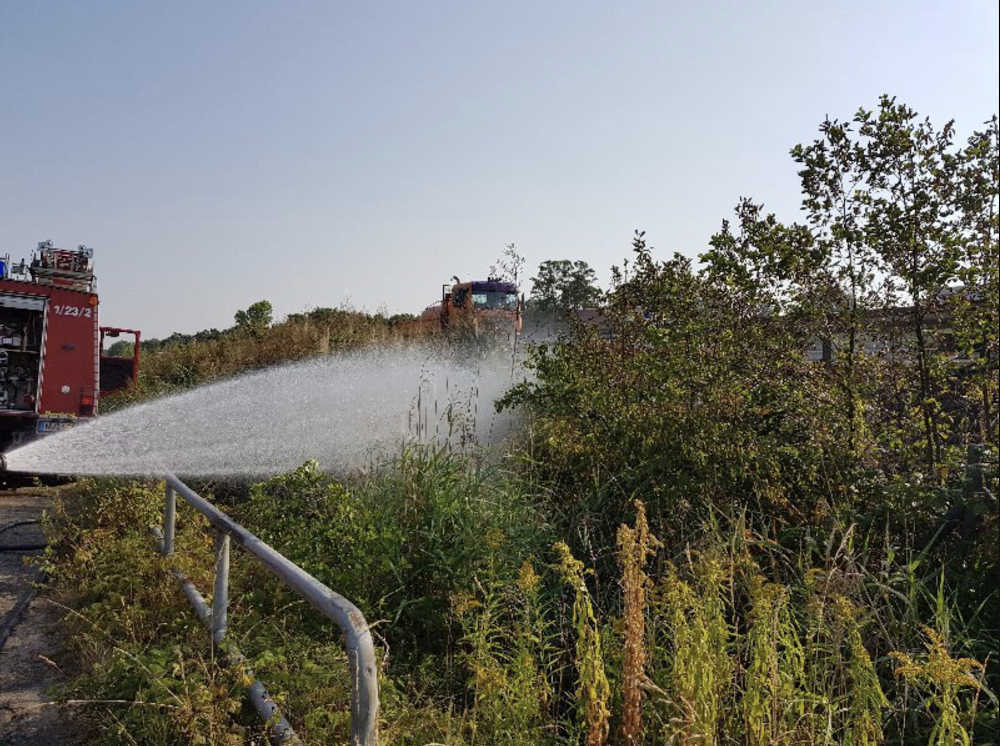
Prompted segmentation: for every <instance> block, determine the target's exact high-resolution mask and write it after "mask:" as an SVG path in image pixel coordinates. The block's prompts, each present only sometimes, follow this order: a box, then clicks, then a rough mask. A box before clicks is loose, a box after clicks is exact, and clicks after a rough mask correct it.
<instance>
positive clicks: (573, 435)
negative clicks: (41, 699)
mask: <svg viewBox="0 0 1000 746" xmlns="http://www.w3.org/2000/svg"><path fill="white" fill-rule="evenodd" d="M988 125H989V126H988V128H987V130H985V131H984V132H981V133H976V134H975V135H974V136H973V137H971V138H970V140H969V143H968V145H967V146H962V147H960V148H952V145H951V134H950V133H951V131H952V130H951V128H950V125H949V126H948V127H947V128H945V130H944V131H941V132H935V131H933V128H932V127H931V125H930V124H929V123H928V122H923V121H918V120H916V115H915V114H914V113H913V112H911V111H910V110H908V109H906V107H902V106H901V105H898V104H896V103H895V101H894V100H890V99H883V100H882V101H880V104H879V111H878V112H877V113H872V112H865V111H861V112H859V114H858V115H857V117H856V118H855V120H854V122H853V123H849V124H846V125H845V124H844V123H838V122H830V121H827V122H824V123H823V125H822V126H821V128H820V133H821V136H820V139H818V140H817V141H816V142H814V143H812V144H810V145H809V146H805V147H800V148H796V149H795V150H794V151H793V154H794V157H795V158H796V160H797V162H799V163H800V165H801V166H802V168H803V171H802V172H801V176H802V180H803V207H804V209H805V210H806V214H807V215H808V219H809V225H808V226H803V225H784V224H782V223H780V222H779V221H778V220H777V218H776V217H775V216H773V215H767V214H765V213H764V212H763V210H762V208H761V206H760V205H756V204H754V203H752V202H750V201H749V200H744V201H741V203H740V205H739V207H738V209H737V214H736V220H735V221H734V223H732V224H730V223H729V222H726V223H724V224H723V227H722V230H720V232H719V233H718V234H716V235H715V236H713V237H712V240H711V246H712V250H711V251H709V252H708V253H707V254H706V255H705V256H704V257H703V259H704V264H703V266H701V267H700V268H696V267H695V266H694V265H693V263H692V262H691V261H690V260H689V259H686V258H684V257H682V256H674V257H672V258H669V259H666V260H660V259H657V258H654V255H653V252H652V251H651V250H650V248H649V247H648V246H647V244H646V241H645V238H644V236H643V234H641V233H637V234H636V236H635V240H634V243H633V253H632V255H631V256H630V257H629V260H628V262H627V263H625V264H623V265H622V267H621V268H617V269H615V272H614V285H613V287H612V289H611V290H610V291H609V292H608V293H607V294H606V295H605V296H604V298H603V299H602V309H601V313H600V315H599V319H598V320H599V323H598V324H596V325H579V326H578V327H576V328H573V329H572V330H571V332H570V333H569V334H567V335H566V337H565V338H564V339H561V340H559V341H557V342H554V343H547V344H543V345H539V346H537V347H535V348H533V349H532V350H531V353H530V355H529V365H530V366H531V367H532V369H533V371H534V376H533V378H532V379H531V380H530V381H527V382H524V383H522V384H519V385H517V386H515V387H513V388H512V389H511V390H510V391H509V392H508V394H507V396H506V398H505V400H504V402H503V403H504V404H505V405H508V406H515V405H517V406H520V407H521V408H522V410H523V411H524V412H525V413H526V415H527V417H526V422H525V426H524V431H523V433H522V434H521V438H520V441H519V442H518V443H517V444H516V445H515V446H514V447H512V448H511V450H510V452H509V453H508V454H507V458H506V459H504V460H503V462H502V464H501V465H500V466H492V467H484V466H482V465H481V463H480V462H478V461H476V460H474V459H467V458H464V457H463V456H460V455H453V454H444V453H436V452H430V451H428V450H426V449H425V448H421V447H418V446H411V447H409V448H406V449H404V450H403V452H402V453H401V454H400V456H399V458H397V459H396V460H392V461H389V462H387V463H385V464H384V465H383V466H382V467H381V469H378V470H375V471H373V472H371V473H369V474H367V475H350V476H344V477H343V478H334V477H333V476H330V475H326V474H323V473H321V472H320V471H319V470H318V469H316V468H315V466H313V465H310V464H307V465H305V466H303V467H302V468H300V469H298V470H296V471H294V472H292V473H289V474H285V475H281V476H277V477H275V478H273V479H271V480H268V481H266V482H264V483H262V484H259V485H256V486H254V487H252V488H248V489H240V488H233V487H232V486H226V487H225V488H223V487H222V486H220V485H215V486H213V485H202V486H201V488H202V489H204V490H205V491H206V493H214V495H213V497H214V499H215V500H216V501H218V502H220V503H221V504H222V505H223V507H224V508H225V509H226V510H227V511H228V512H230V513H232V514H233V515H234V517H236V518H237V519H238V520H241V521H242V522H244V523H245V524H246V525H247V526H248V527H249V528H251V529H252V530H254V531H256V532H258V533H260V535H261V536H262V537H264V538H265V539H266V540H267V541H268V542H269V543H271V544H273V545H274V546H275V547H276V548H277V549H278V550H280V551H281V552H283V553H285V554H286V555H288V556H289V557H290V558H291V559H293V560H294V561H296V562H299V563H301V564H302V565H303V566H304V567H306V569H308V570H309V571H310V572H313V573H314V574H315V575H316V576H317V577H319V578H320V579H321V580H322V581H323V582H325V583H327V584H328V585H330V586H331V587H333V588H335V589H337V590H338V591H341V592H343V593H344V594H345V595H347V596H348V597H350V598H351V599H352V600H353V601H355V602H356V603H357V604H358V606H359V607H360V608H361V609H362V610H363V611H364V612H365V614H366V615H367V616H368V618H369V620H371V621H372V622H374V624H375V632H376V636H377V638H378V640H379V647H380V652H381V655H382V663H381V671H380V675H381V677H382V693H383V702H384V708H383V712H382V738H383V741H384V742H387V743H406V744H410V743H412V744H427V743H447V744H469V745H470V746H471V745H473V744H553V745H555V744H560V745H561V744H567V745H568V744H581V743H586V744H588V746H590V745H591V744H593V745H596V744H603V743H616V744H619V743H620V744H640V743H642V744H678V743H680V744H692V745H693V744H706V745H709V744H710V745H719V746H722V745H723V744H726V745H728V744H734V745H735V744H749V745H752V746H772V745H776V744H795V745H801V746H820V745H823V746H826V745H828V744H829V745H832V744H853V745H855V746H862V745H864V746H868V745H875V744H882V743H892V744H900V745H901V746H916V745H917V744H920V745H921V746H923V745H924V744H933V745H934V746H946V745H950V744H955V743H959V744H970V743H976V744H989V743H996V742H997V741H996V734H997V732H1000V722H998V703H997V697H996V694H995V692H996V691H997V690H998V684H1000V673H998V666H997V661H996V651H997V649H998V648H1000V622H998V620H1000V593H998V591H997V588H998V587H1000V557H998V552H1000V549H998V547H1000V541H998V538H1000V537H998V530H1000V520H998V509H997V508H998V506H997V494H998V492H1000V490H998V477H997V448H998V432H997V427H998V425H997V418H996V412H997V409H998V407H997V404H998V393H1000V392H998V381H997V378H996V366H997V355H998V339H997V321H996V319H997V311H998V307H997V298H998V295H997V286H996V283H997V272H996V266H997V264H996V263H997V257H998V252H997V227H998V224H997V220H996V216H997V214H998V211H997V209H996V208H997V204H998V202H997V200H998V181H1000V179H998V171H997V168H996V164H997V162H998V161H1000V158H998V157H997V153H998V150H997V135H998V129H997V124H996V119H995V118H994V119H993V120H992V122H991V123H988ZM845 184H848V185H853V186H851V191H849V192H845V191H844V185H845ZM900 189H902V190H903V192H900ZM908 190H910V191H908ZM914 194H917V195H919V196H920V198H921V200H923V201H922V202H921V203H920V204H919V205H917V206H914V203H913V202H912V200H911V199H910V197H912V196H913V195H914ZM959 282H960V283H962V284H961V287H958V283H959ZM949 283H951V284H949ZM900 288H903V291H900ZM956 288H957V289H956ZM296 329H297V331H295V334H302V335H304V336H303V339H305V340H307V341H306V342H304V343H302V344H301V346H300V347H296V348H295V349H301V350H303V351H305V350H310V352H309V353H306V352H303V354H311V352H315V351H316V350H315V347H312V348H310V345H313V346H315V345H316V344H317V338H316V337H315V336H312V332H308V333H307V332H306V331H305V328H302V329H300V328H298V327H296ZM361 336H364V335H361ZM352 338H353V337H352ZM365 338H366V339H368V337H365ZM268 339H270V338H269V337H259V338H255V337H253V336H249V337H247V338H246V339H245V340H244V341H241V342H240V344H245V345H248V347H247V348H246V351H245V354H244V356H243V357H242V358H240V359H242V360H243V361H244V362H243V363H240V364H241V365H242V364H245V363H246V362H247V361H249V360H258V361H261V364H263V362H264V361H266V360H268V359H274V358H273V357H269V356H273V355H275V354H277V353H276V352H273V351H270V352H269V351H266V350H265V349H263V347H264V346H266V345H267V344H270V343H269V342H267V340H268ZM273 341H274V343H278V339H277V338H275V339H274V340H273ZM817 344H818V345H819V346H820V347H821V348H822V349H823V350H824V351H829V350H833V351H834V352H835V354H824V355H822V356H820V355H816V356H814V357H817V358H821V359H817V360H810V359H809V357H808V356H807V355H806V354H805V351H806V350H807V349H810V348H811V347H815V346H816V345H817ZM253 345H261V346H262V348H261V350H260V351H259V352H252V351H251V350H252V349H253V347H252V346H253ZM222 349H225V348H218V349H216V348H213V350H215V352H213V353H212V354H213V355H221V354H222V353H221V352H220V350H222ZM188 354H191V355H194V352H190V353H188V352H184V353H180V352H179V353H177V354H176V356H175V357H173V358H169V360H171V361H173V362H171V364H170V365H169V366H168V365H167V360H168V358H164V359H163V363H162V364H163V365H164V366H165V367H164V370H165V371H167V370H170V371H175V372H177V373H178V376H179V377H177V378H176V379H171V380H173V381H174V383H175V384H176V385H190V384H191V383H193V382H195V381H196V380H201V379H200V378H198V377H199V376H205V377H211V376H213V375H216V374H219V375H221V374H223V369H225V370H226V371H230V372H235V369H234V368H226V367H225V366H227V365H230V363H229V362H226V361H225V360H223V359H222V358H213V357H212V355H209V354H208V353H207V352H206V362H204V366H205V367H204V368H201V367H199V366H201V365H202V363H199V362H197V361H195V360H192V361H191V363H190V365H183V364H181V363H180V361H183V360H184V359H186V357H185V356H186V355H188ZM223 357H224V356H223ZM213 359H215V360H216V362H212V360H213ZM175 364H176V365H175ZM189 369H195V370H197V371H200V372H197V373H196V374H192V376H193V377H191V378H186V377H185V376H187V375H188V374H187V373H185V372H184V371H187V370H189ZM164 376H165V378H164V379H163V380H167V379H168V378H169V375H167V374H166V373H165V374H164ZM171 385H174V384H171ZM140 390H141V389H140ZM147 390H148V389H147ZM160 503H161V496H160V492H159V487H158V486H156V485H150V484H141V483H127V482H115V481H104V482H84V483H80V484H79V485H78V486H77V487H76V488H75V489H74V490H70V491H67V492H66V493H65V494H64V496H63V501H62V504H61V506H60V507H59V509H58V510H57V511H56V512H55V513H54V515H53V518H52V521H51V523H50V526H49V531H50V532H51V535H52V538H53V545H52V549H51V550H50V552H49V554H48V555H47V558H46V561H47V565H48V569H49V570H50V572H51V573H52V576H53V578H54V582H55V583H56V584H57V587H58V588H59V589H60V590H61V592H62V593H63V594H64V596H65V598H66V600H67V604H68V605H69V606H71V607H72V609H73V611H72V612H71V613H70V615H69V616H68V620H67V623H68V624H69V625H70V626H71V630H72V632H73V634H72V636H71V638H70V639H71V640H72V646H73V648H72V651H71V652H72V655H70V656H69V659H70V660H72V661H73V664H74V665H76V666H78V667H79V670H80V672H81V673H80V677H79V678H78V679H77V680H76V683H75V684H74V686H73V688H72V690H71V691H72V692H74V693H75V696H82V694H81V693H82V692H87V693H88V694H87V696H90V697H92V698H94V699H95V700H96V699H114V700H118V701H117V702H116V703H115V704H102V703H99V702H95V703H94V705H93V707H92V708H91V710H90V716H91V718H92V723H93V725H94V727H95V728H96V729H97V733H99V738H101V739H103V741H104V742H112V743H130V742H142V743H153V744H155V743H164V744H166V743H194V742H197V739H198V738H203V739H204V740H207V741H209V742H212V743H226V742H234V743H239V742H243V741H246V740H252V739H253V738H257V737H258V736H256V735H255V734H257V733H259V726H258V725H255V724H254V722H253V719H252V718H251V717H249V715H248V713H247V711H246V707H245V705H244V704H243V700H242V698H241V693H240V687H239V686H238V685H239V683H240V682H239V672H233V671H230V672H220V671H219V670H218V669H217V668H216V667H215V666H214V665H212V664H211V661H210V652H209V648H208V646H207V645H206V641H205V634H204V632H203V631H202V630H201V629H200V628H198V626H197V623H196V621H195V619H194V617H193V615H191V614H190V613H189V612H187V611H186V609H185V608H184V605H183V604H184V602H183V599H182V596H181V595H180V594H179V593H178V592H177V591H176V589H175V588H174V587H173V583H172V581H171V579H170V578H169V577H168V576H167V575H166V573H165V567H164V566H163V564H162V562H161V560H159V559H158V558H156V556H155V555H154V554H153V552H152V550H151V546H150V541H149V538H148V526H149V525H150V524H155V523H157V522H159V505H160ZM200 522H201V520H200V519H199V518H198V517H197V516H195V515H192V514H191V513H190V512H189V511H186V510H184V509H183V507H182V509H181V522H180V528H179V531H180V537H181V538H180V551H179V552H178V557H177V561H179V562H182V563H184V569H185V571H186V572H188V574H190V575H191V576H192V577H194V578H196V579H197V580H198V582H199V584H200V585H201V587H202V588H203V589H206V590H207V589H208V588H209V587H210V583H209V577H210V570H209V568H210V563H211V547H210V539H209V538H208V535H207V534H205V533H204V532H202V531H200V530H198V524H199V523H200ZM236 554H237V559H236V562H235V569H234V573H235V577H234V580H233V586H234V587H233V603H234V605H235V608H234V611H233V614H232V620H233V624H234V625H235V626H234V634H235V635H236V637H237V639H238V641H239V644H240V646H241V647H242V648H243V649H244V651H246V652H247V653H248V657H249V659H250V661H251V663H252V664H253V666H254V668H255V670H256V671H257V672H258V674H259V675H260V677H261V678H262V679H263V680H264V681H266V682H267V683H268V684H269V685H270V686H271V687H272V688H273V690H274V691H275V692H276V693H277V696H278V697H279V698H280V700H281V701H282V704H283V706H284V708H285V710H286V712H287V714H288V716H289V718H290V720H291V721H292V723H293V724H294V725H295V727H296V728H297V729H298V730H299V731H300V732H301V733H302V734H303V735H304V737H305V738H306V739H307V741H309V742H310V743H317V744H319V743H337V742H342V741H343V740H344V739H345V738H346V735H345V734H346V732H347V720H346V718H347V716H346V710H347V702H348V696H347V692H346V691H345V690H344V682H345V681H346V676H345V674H344V670H343V655H342V653H341V652H340V651H339V648H338V646H337V644H336V639H335V636H334V635H333V634H332V632H331V630H330V628H329V625H327V624H326V623H322V622H321V621H320V620H319V619H317V618H316V616H315V615H314V614H312V613H311V612H309V611H308V609H306V608H305V606H304V604H303V603H302V602H300V601H298V600H297V599H295V598H294V597H292V596H290V595H288V593H287V592H286V591H282V590H281V589H280V588H278V587H277V585H276V584H275V583H274V582H273V581H271V580H268V579H267V578H266V577H265V576H264V575H263V573H261V572H260V570H259V569H257V568H255V566H254V565H253V564H252V563H251V562H250V561H249V560H247V559H246V558H240V557H239V553H238V552H237V553H236Z"/></svg>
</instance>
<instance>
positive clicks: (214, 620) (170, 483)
mask: <svg viewBox="0 0 1000 746" xmlns="http://www.w3.org/2000/svg"><path fill="white" fill-rule="evenodd" d="M166 482H167V485H166V502H167V504H166V511H165V513H164V516H163V530H162V532H161V531H156V533H157V537H158V539H159V545H160V551H161V552H162V553H163V554H164V555H170V554H172V553H173V551H174V536H175V527H176V522H177V495H180V496H181V497H182V498H183V499H184V500H185V501H187V503H188V504H189V505H191V506H192V507H193V508H194V509H195V510H197V511H198V512H199V513H201V514H202V515H204V516H205V517H206V518H208V521H209V523H211V524H212V526H213V527H214V528H215V591H214V594H213V596H212V605H211V607H209V605H208V604H207V603H206V602H205V599H204V597H202V595H201V593H199V592H198V589H197V588H195V586H194V584H193V583H192V582H191V581H190V580H189V579H188V578H187V577H186V576H185V575H184V574H183V573H182V572H180V571H179V570H176V569H174V570H171V573H172V574H173V575H174V577H176V578H177V579H178V580H179V581H180V583H181V589H182V590H183V591H184V595H185V596H187V598H188V601H190V602H191V605H192V606H193V607H194V610H195V613H196V614H197V615H198V618H199V619H200V620H201V621H202V623H204V624H205V626H207V627H208V628H209V629H210V630H211V636H212V643H213V645H215V646H217V647H219V648H220V650H222V651H223V652H224V653H225V657H226V659H227V660H228V662H229V663H231V664H232V663H242V662H243V660H244V659H243V656H242V655H241V654H240V652H239V650H237V649H236V647H235V646H234V645H232V644H229V643H228V641H226V631H227V628H228V612H229V547H230V540H231V539H235V540H236V542H237V543H238V544H240V545H241V546H242V547H243V548H244V549H246V550H247V551H248V552H250V554H252V555H254V556H255V557H256V558H257V559H259V560H260V561H261V563H262V564H263V565H264V567H266V568H267V569H268V570H270V571H271V572H272V573H273V574H274V575H276V576H277V577H278V578H279V579H280V580H281V581H282V582H284V583H285V585H287V586H289V587H291V588H292V589H294V590H295V591H296V592H297V593H298V594H299V595H300V596H302V597H303V598H305V599H306V600H307V601H308V602H309V603H311V604H312V605H313V606H314V607H316V609H318V610H319V611H320V613H322V614H323V615H324V616H326V617H327V618H329V619H331V620H333V621H334V622H336V624H337V626H339V627H340V629H341V631H342V632H343V633H344V647H345V649H346V651H347V665H348V668H349V669H350V672H351V743H352V746H375V744H376V740H377V728H376V726H377V718H378V678H377V677H378V670H377V667H376V663H375V648H374V646H373V644H372V635H371V631H370V630H369V628H368V623H367V622H366V621H365V618H364V615H362V613H361V612H360V611H359V610H358V607H357V606H355V605H354V604H352V603H351V602H350V601H348V600H347V599H346V598H344V597H343V596H341V595H340V594H338V593H335V592H334V591H332V590H330V589H329V588H327V587H326V586H325V585H323V584H322V583H321V582H319V581H318V580H317V579H316V578H314V577H313V576H312V575H310V574H309V573H307V572H306V571H305V570H303V569H302V568H301V567H299V566H298V565H296V564H294V563H293V562H291V561H290V560H289V559H287V558H286V557H284V556H283V555H282V554H280V553H279V552H277V551H275V550H274V549H273V548H271V547H270V546H268V545H267V544H265V543H264V542H263V541H261V540H260V539H258V538H257V537H256V536H254V535H253V534H252V533H250V532H249V531H247V530H246V529H245V528H243V526H241V525H240V524H238V523H236V522H235V521H234V520H233V519H232V518H230V517H229V516H227V515H226V514H225V513H223V512H222V511H221V510H219V509H218V508H216V507H215V506H214V505H212V504H211V503H209V502H208V501H207V500H205V499H204V498H203V497H201V496H200V495H198V494H197V493H196V492H195V491H194V490H192V489H191V488H190V487H188V486H187V485H186V484H184V483H183V482H182V481H181V480H179V479H178V478H177V477H176V476H174V475H173V474H167V475H166ZM224 643H225V644H224ZM248 675H249V676H250V678H252V679H254V681H253V684H252V685H251V686H250V699H251V701H252V702H253V705H254V707H255V708H256V709H257V712H259V713H260V714H261V716H262V717H263V718H264V719H265V720H267V721H268V722H270V723H272V726H271V733H272V737H273V738H274V739H275V740H276V741H278V742H279V743H282V744H294V743H300V741H299V738H298V736H296V735H295V732H294V731H293V730H292V727H291V725H289V724H288V721H287V720H286V719H285V718H284V717H282V716H281V714H280V713H279V712H278V707H277V705H276V704H275V703H274V700H272V699H271V698H270V696H269V695H268V693H267V690H266V689H264V686H263V685H262V684H261V683H260V682H259V681H257V680H256V679H255V678H254V676H253V674H252V673H249V672H248Z"/></svg>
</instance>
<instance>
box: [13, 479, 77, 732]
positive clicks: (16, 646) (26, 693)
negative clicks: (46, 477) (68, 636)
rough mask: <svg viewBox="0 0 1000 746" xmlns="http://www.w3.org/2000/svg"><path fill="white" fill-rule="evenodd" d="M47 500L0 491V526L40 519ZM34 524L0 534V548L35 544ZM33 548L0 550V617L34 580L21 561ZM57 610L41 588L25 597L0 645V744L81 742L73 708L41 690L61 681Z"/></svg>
mask: <svg viewBox="0 0 1000 746" xmlns="http://www.w3.org/2000/svg"><path fill="white" fill-rule="evenodd" d="M47 504H48V498H46V497H44V496H42V495H37V494H24V495H21V494H17V493H10V492H7V493H0V526H5V525H9V524H11V523H13V522H15V521H22V520H35V519H38V518H39V517H41V513H42V510H43V509H44V508H45V506H46V505H47ZM42 541H43V537H42V535H41V530H40V529H39V528H38V526H37V525H26V526H18V527H16V528H14V529H11V530H8V531H5V532H3V533H0V548H2V547H4V546H8V547H9V546H11V545H24V544H36V543H41V542H42ZM39 553H40V552H39V551H38V550H34V551H0V620H3V619H6V620H8V621H12V617H10V616H9V614H11V612H13V611H14V610H15V607H16V606H18V602H19V601H21V602H22V603H21V606H23V605H24V604H23V601H24V599H26V594H28V593H29V592H30V590H31V588H32V587H33V585H34V584H35V583H36V581H37V580H38V572H37V570H36V569H35V568H34V567H33V566H31V565H29V564H26V563H25V558H26V557H30V556H32V555H37V554H39ZM59 618H60V612H59V608H58V607H57V606H55V605H54V604H52V603H51V602H49V601H48V597H47V595H46V591H45V589H44V587H42V588H41V589H40V590H39V593H38V595H36V596H34V598H32V599H31V601H30V603H29V604H28V605H27V608H26V609H25V610H24V612H23V615H20V618H19V621H18V623H17V625H16V626H15V627H14V628H13V632H12V633H11V635H10V636H9V637H8V639H7V641H6V643H5V644H4V646H3V648H2V649H0V746H27V745H28V744H82V743H85V742H86V741H85V740H83V737H82V735H81V730H82V729H81V728H80V727H79V724H78V723H77V722H75V721H76V719H77V718H76V717H75V716H74V713H73V712H70V711H68V710H67V708H66V706H64V705H60V704H59V703H55V702H53V700H52V698H51V697H50V696H48V694H47V692H48V691H49V690H50V689H51V687H53V686H55V685H56V684H59V683H62V682H63V681H65V680H66V676H65V674H64V673H63V672H62V671H61V670H60V669H59V668H58V667H57V665H56V664H55V663H53V662H52V659H53V658H55V657H57V656H58V654H59V650H60V648H61V647H62V639H61V637H60V634H59V629H58V624H57V623H58V621H59Z"/></svg>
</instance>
